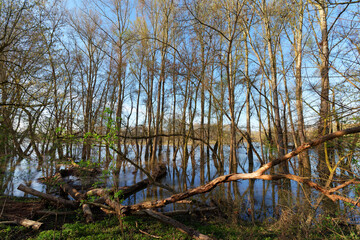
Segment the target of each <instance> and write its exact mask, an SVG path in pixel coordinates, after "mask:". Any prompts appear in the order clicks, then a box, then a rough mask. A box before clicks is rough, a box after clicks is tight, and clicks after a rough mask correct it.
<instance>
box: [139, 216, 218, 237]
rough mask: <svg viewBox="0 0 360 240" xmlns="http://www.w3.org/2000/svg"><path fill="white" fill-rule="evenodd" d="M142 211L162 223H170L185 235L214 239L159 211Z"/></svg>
mask: <svg viewBox="0 0 360 240" xmlns="http://www.w3.org/2000/svg"><path fill="white" fill-rule="evenodd" d="M144 212H145V213H147V214H148V215H149V216H151V217H153V218H156V219H158V220H160V221H161V222H163V223H166V224H170V225H171V226H173V227H175V228H176V229H178V230H179V231H180V232H183V233H186V234H187V235H189V236H190V237H192V238H194V239H200V240H211V239H215V238H211V237H209V236H207V235H204V234H201V233H199V232H198V231H196V230H194V229H192V228H190V227H188V226H185V225H184V224H182V223H180V222H178V221H176V220H174V219H172V218H170V217H168V216H165V215H163V214H161V213H159V212H155V211H153V210H144Z"/></svg>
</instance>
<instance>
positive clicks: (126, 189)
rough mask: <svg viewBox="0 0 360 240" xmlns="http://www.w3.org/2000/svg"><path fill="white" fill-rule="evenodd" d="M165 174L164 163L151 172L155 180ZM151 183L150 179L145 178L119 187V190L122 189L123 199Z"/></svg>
mask: <svg viewBox="0 0 360 240" xmlns="http://www.w3.org/2000/svg"><path fill="white" fill-rule="evenodd" d="M165 175H166V165H165V164H161V165H160V166H159V167H158V168H157V169H155V171H154V173H153V174H152V178H153V179H154V180H155V181H159V180H160V179H161V178H163V177H165ZM151 183H152V180H151V179H149V178H146V179H144V180H142V181H140V182H138V183H136V184H134V185H132V186H129V187H120V188H119V190H122V191H123V192H122V194H123V199H126V198H128V197H130V196H131V195H133V194H135V193H137V192H139V191H141V190H142V189H144V188H146V187H147V186H149V185H150V184H151Z"/></svg>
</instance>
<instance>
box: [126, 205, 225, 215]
mask: <svg viewBox="0 0 360 240" xmlns="http://www.w3.org/2000/svg"><path fill="white" fill-rule="evenodd" d="M217 210H219V209H218V208H217V207H209V208H200V209H193V210H175V211H171V212H162V213H161V214H163V215H165V216H178V215H191V214H204V213H209V212H214V211H217ZM133 215H135V216H146V215H148V214H147V213H145V212H143V211H138V212H135V213H133Z"/></svg>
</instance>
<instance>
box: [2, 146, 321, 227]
mask: <svg viewBox="0 0 360 240" xmlns="http://www.w3.org/2000/svg"><path fill="white" fill-rule="evenodd" d="M190 148H191V146H190V147H189V150H190ZM133 149H135V148H132V147H128V149H127V151H128V153H127V156H128V158H129V159H132V160H134V161H135V162H137V164H139V165H141V166H142V167H143V168H145V169H147V170H150V168H151V166H150V165H149V164H146V163H145V162H144V157H143V156H142V157H141V158H139V159H138V160H135V159H134V158H135V153H134V151H133ZM142 150H143V151H142V152H144V151H145V150H144V149H142ZM256 150H257V151H258V152H259V153H260V151H261V149H260V147H259V146H257V147H256ZM92 151H93V152H92V157H91V161H92V162H95V163H99V164H100V166H101V168H102V169H103V170H107V171H104V172H103V173H102V174H100V175H99V176H98V177H96V178H93V179H91V180H92V181H90V186H93V187H96V186H106V187H109V188H110V187H112V186H114V185H118V186H130V185H132V184H135V183H136V182H138V181H141V180H143V179H145V178H146V175H145V174H144V173H143V172H141V171H140V170H136V168H135V167H134V166H132V165H131V164H130V163H128V162H124V161H123V162H121V165H117V164H119V163H116V155H115V154H114V157H113V158H112V160H111V161H106V159H109V158H106V154H105V150H104V149H103V148H99V147H98V148H94V149H93V150H92ZM161 151H162V152H161V154H160V156H159V158H160V159H159V162H160V161H161V162H165V163H166V165H167V175H166V177H165V178H163V179H162V180H161V183H162V184H165V185H168V186H169V187H171V188H172V189H174V190H175V191H176V192H183V191H185V190H187V189H190V188H195V187H198V186H200V185H203V184H205V183H207V182H209V181H211V180H212V179H214V178H216V177H219V176H221V175H224V174H228V173H229V162H228V160H227V159H228V157H227V153H228V152H229V148H228V147H227V146H224V149H223V153H224V161H223V166H222V167H221V166H218V165H219V164H218V162H217V161H214V159H213V157H212V156H211V154H210V156H207V155H206V153H207V150H206V146H205V157H204V158H205V159H202V160H201V161H200V148H199V147H197V148H196V149H195V151H194V152H193V154H192V155H191V156H190V157H189V159H188V160H187V161H184V157H183V156H184V154H183V151H182V149H178V151H177V152H176V154H175V158H173V156H174V154H173V153H174V152H173V151H174V148H173V146H163V147H162V150H161ZM73 154H74V155H75V156H81V148H76V149H74V151H73ZM237 156H238V161H239V164H238V169H237V172H238V173H243V172H244V171H245V172H246V171H248V163H247V155H246V148H245V147H243V146H242V147H239V148H238V149H237ZM75 160H76V159H75ZM155 165H157V164H155ZM116 166H117V167H119V166H121V167H120V169H119V168H116ZM289 166H290V172H294V169H296V166H297V159H296V158H294V159H292V160H291V164H290V165H289ZM259 167H260V162H259V161H258V160H257V158H256V156H255V155H254V171H255V170H256V169H257V168H259ZM6 168H7V171H6V172H3V173H0V181H1V185H0V187H1V189H0V190H1V192H2V193H3V194H6V195H12V196H24V193H23V192H21V191H19V190H17V187H18V186H19V184H25V185H27V186H29V187H31V188H34V189H36V190H38V191H42V192H51V191H53V189H50V188H49V187H48V186H46V185H44V184H42V183H40V182H39V181H38V179H39V178H41V177H49V176H52V175H54V174H55V172H56V170H58V169H61V168H63V166H59V162H58V160H55V159H52V158H50V157H48V156H46V158H45V161H44V162H43V164H42V165H41V166H39V162H38V161H37V159H36V158H35V157H31V158H27V159H16V158H14V160H13V161H11V162H9V163H8V164H7V166H6ZM115 169H118V170H117V171H116V170H115ZM70 180H71V181H72V183H74V184H77V185H81V184H82V183H84V182H86V184H88V185H89V179H87V180H86V181H84V179H76V178H72V179H70ZM284 186H286V187H285V188H284ZM279 190H280V191H279ZM279 193H280V194H279ZM171 195H172V193H170V192H169V191H167V190H165V189H161V188H159V187H156V186H150V187H148V188H147V189H144V190H142V191H140V192H138V193H136V194H134V195H132V196H131V197H130V198H128V199H127V200H125V202H124V203H123V204H134V203H140V202H143V201H147V200H156V199H162V198H166V197H168V196H171ZM309 197H310V198H311V196H309ZM312 197H313V200H311V201H312V202H313V201H315V199H316V198H315V197H316V194H314V195H313V196H312ZM192 199H195V200H198V201H200V202H203V203H206V204H208V205H210V206H211V205H212V206H213V205H215V206H220V207H224V208H225V209H222V210H224V211H228V212H231V213H233V214H237V215H238V216H239V217H240V218H242V219H246V220H253V221H254V220H264V219H268V218H276V217H278V216H279V214H280V209H281V208H291V209H294V208H298V207H299V206H301V204H303V203H304V202H306V201H307V200H306V199H305V198H304V197H303V192H302V187H301V186H300V185H299V184H297V183H296V182H290V181H288V182H287V184H282V185H280V181H265V180H239V181H237V182H232V183H226V184H221V185H219V186H217V187H216V188H215V189H214V190H212V191H211V192H209V193H206V194H200V195H196V196H194V197H193V198H192ZM185 208H186V209H188V208H189V206H188V205H184V204H170V205H168V206H167V207H165V208H163V211H170V210H174V209H185Z"/></svg>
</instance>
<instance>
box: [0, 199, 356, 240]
mask: <svg viewBox="0 0 360 240" xmlns="http://www.w3.org/2000/svg"><path fill="white" fill-rule="evenodd" d="M21 201H23V199H21ZM28 202H29V200H27V201H26V202H25V203H28ZM20 203H21V202H20ZM32 203H34V202H32ZM39 204H40V203H39ZM51 210H52V211H56V209H51ZM62 211H63V210H62ZM32 219H33V220H37V221H41V222H43V223H44V224H43V226H42V227H41V229H40V230H32V229H28V228H25V227H22V226H15V225H5V224H0V239H9V240H10V239H33V240H51V239H57V240H60V239H69V240H70V239H71V240H73V239H98V240H100V239H104V240H105V239H156V238H157V237H159V238H161V239H189V237H188V236H187V235H185V234H183V233H181V232H179V231H178V230H176V229H175V228H173V227H172V226H169V225H167V224H164V223H161V222H158V221H157V220H154V219H152V218H150V217H147V216H129V217H124V218H123V232H122V230H121V228H120V225H119V221H118V219H117V218H116V217H115V216H111V215H105V214H103V213H101V212H98V213H96V222H95V223H92V224H87V223H85V221H84V219H83V217H82V213H81V212H73V213H72V214H68V215H58V216H56V215H44V214H34V215H33V216H32ZM174 219H176V220H178V221H180V222H181V223H184V224H185V225H187V226H190V227H192V228H194V229H196V230H198V231H199V232H201V233H203V234H206V235H208V236H211V237H214V238H217V239H249V240H250V239H360V237H358V230H357V229H358V228H357V227H356V226H353V225H346V224H343V221H340V220H337V219H335V218H330V217H322V218H321V219H317V221H316V222H315V223H314V224H313V225H312V226H311V227H310V228H307V227H304V224H303V219H302V216H301V214H299V213H298V214H296V213H291V212H288V213H286V214H283V215H282V217H280V219H277V220H275V219H267V220H266V221H263V222H261V223H260V222H257V223H251V222H247V221H242V220H240V219H238V218H237V217H234V216H227V215H224V214H223V213H222V214H214V213H213V214H212V215H206V216H205V215H202V216H199V215H196V216H195V215H182V216H176V217H174ZM2 220H3V219H2Z"/></svg>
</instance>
